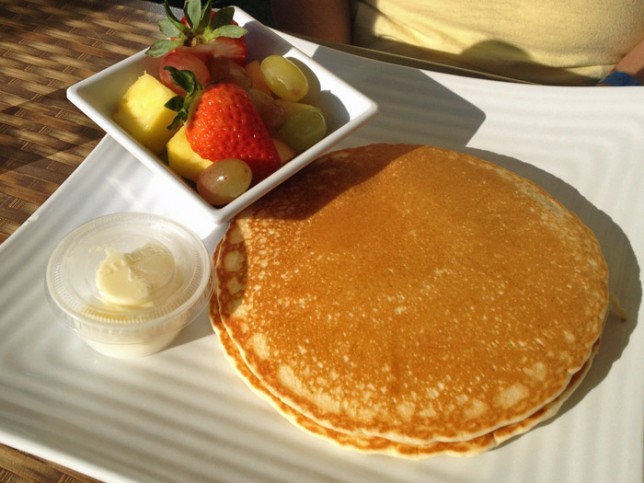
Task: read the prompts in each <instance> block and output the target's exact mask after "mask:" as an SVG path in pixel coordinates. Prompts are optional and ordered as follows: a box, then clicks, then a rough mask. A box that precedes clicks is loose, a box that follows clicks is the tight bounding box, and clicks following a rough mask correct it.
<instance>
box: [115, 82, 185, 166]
mask: <svg viewBox="0 0 644 483" xmlns="http://www.w3.org/2000/svg"><path fill="white" fill-rule="evenodd" d="M175 95H176V94H175V93H174V92H172V90H170V89H169V88H168V87H166V86H164V85H163V84H162V83H161V81H159V80H158V79H156V78H155V77H153V76H151V75H150V74H148V73H144V74H143V75H142V76H141V77H139V78H138V79H137V80H136V81H135V82H134V83H133V84H132V85H131V86H130V87H129V88H128V90H127V91H126V92H125V95H124V96H123V97H122V98H121V100H120V102H119V105H118V107H117V110H116V112H115V113H114V120H115V121H116V122H117V123H118V124H119V125H120V126H121V127H122V128H123V129H125V130H126V131H127V132H129V133H130V134H131V135H132V136H133V137H134V139H136V140H137V141H139V142H140V143H141V144H143V145H144V146H145V147H147V148H148V149H149V150H150V151H152V152H153V153H155V154H161V153H162V152H163V149H164V148H165V145H166V143H167V142H168V140H169V139H170V138H171V137H172V135H173V134H174V131H171V130H169V129H168V128H167V126H168V125H170V123H171V122H172V120H173V119H174V117H175V116H176V112H174V111H172V110H170V109H168V108H167V107H165V103H166V102H168V101H169V100H170V99H172V98H173V97H174V96H175Z"/></svg>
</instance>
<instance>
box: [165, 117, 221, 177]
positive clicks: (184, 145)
mask: <svg viewBox="0 0 644 483" xmlns="http://www.w3.org/2000/svg"><path fill="white" fill-rule="evenodd" d="M167 149H168V163H169V164H170V168H171V169H172V170H173V171H174V172H175V173H177V174H178V175H179V176H183V177H184V178H187V179H189V180H192V181H196V180H197V176H199V173H201V172H202V171H203V170H204V169H206V168H207V167H208V166H210V165H211V164H212V161H209V160H207V159H204V158H202V157H201V156H199V155H198V154H197V153H195V152H194V151H193V150H192V147H190V143H189V142H188V139H186V128H185V126H182V127H181V129H179V130H178V131H177V132H176V134H175V135H174V136H172V139H170V141H168V146H167Z"/></svg>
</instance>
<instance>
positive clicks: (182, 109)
mask: <svg viewBox="0 0 644 483" xmlns="http://www.w3.org/2000/svg"><path fill="white" fill-rule="evenodd" d="M164 69H165V70H167V71H168V72H170V76H171V77H172V80H173V81H174V83H175V84H177V86H179V87H180V88H181V89H183V90H184V91H186V95H185V96H174V97H173V98H172V99H170V100H169V101H168V102H166V103H165V104H164V105H165V107H167V108H168V109H170V110H172V111H175V112H176V113H177V115H176V116H175V118H174V119H173V120H172V122H171V123H170V125H169V126H168V129H170V130H172V129H174V128H175V127H177V126H179V125H180V124H182V123H185V122H186V121H187V120H188V119H189V118H190V116H191V115H192V111H193V110H194V106H195V105H196V104H197V100H198V99H199V97H200V96H201V93H202V92H203V87H202V86H201V84H199V82H197V78H196V77H195V75H194V74H193V73H192V72H191V71H189V70H179V69H177V68H175V67H172V66H170V65H168V66H166V67H164Z"/></svg>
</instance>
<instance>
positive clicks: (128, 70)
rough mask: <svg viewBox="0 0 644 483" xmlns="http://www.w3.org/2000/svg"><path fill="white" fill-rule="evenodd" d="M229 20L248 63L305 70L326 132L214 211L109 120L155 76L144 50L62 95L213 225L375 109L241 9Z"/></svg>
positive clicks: (299, 166) (316, 154) (311, 99)
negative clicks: (279, 60) (267, 60)
mask: <svg viewBox="0 0 644 483" xmlns="http://www.w3.org/2000/svg"><path fill="white" fill-rule="evenodd" d="M234 18H235V21H236V22H237V23H239V25H241V26H242V27H244V28H246V29H247V30H248V33H247V35H246V39H247V43H248V57H249V61H250V60H253V59H262V58H264V57H266V56H267V55H269V54H279V55H283V56H285V57H288V58H291V59H293V60H295V61H296V62H298V63H299V65H300V66H302V67H303V70H304V71H305V73H306V71H308V73H307V75H308V76H309V82H310V84H311V89H310V92H309V94H307V96H306V97H305V98H304V99H303V100H302V102H307V103H310V104H314V105H316V106H318V107H320V108H322V111H323V112H324V115H325V118H326V122H327V127H328V131H327V135H326V136H325V137H324V139H322V140H321V141H320V142H318V143H317V144H315V145H314V146H312V147H311V148H309V149H307V150H306V151H304V152H302V153H300V154H299V155H298V156H297V157H295V158H293V159H292V160H291V161H289V162H288V163H286V164H284V165H283V166H282V167H281V168H280V169H278V170H277V171H275V172H274V173H273V174H271V175H270V176H268V177H267V178H265V179H264V180H262V181H261V182H259V183H257V184H255V185H253V186H251V188H249V189H248V190H247V191H246V192H245V193H243V194H242V195H240V196H239V197H238V198H236V199H235V200H233V201H231V202H230V203H228V204H227V205H225V206H223V207H219V208H215V207H213V206H211V205H209V204H207V203H206V202H205V201H204V200H203V199H202V198H201V197H200V196H199V195H198V194H197V192H196V190H195V189H194V188H193V187H192V186H191V184H190V183H188V182H186V181H185V180H184V179H183V178H181V177H180V176H178V175H177V174H176V173H174V172H173V171H172V170H171V169H170V168H169V166H168V165H167V163H166V162H164V161H163V160H162V159H161V158H159V156H157V155H155V154H154V153H152V152H151V151H150V150H148V149H147V148H146V147H144V146H143V145H142V144H141V143H139V142H138V141H136V140H135V139H134V138H133V137H132V136H131V135H130V134H129V133H128V132H126V131H125V130H124V129H123V128H121V127H120V126H119V125H118V124H117V123H116V122H114V120H113V119H112V115H113V114H114V112H115V111H116V106H117V104H118V102H119V100H120V98H121V97H122V96H123V94H124V93H125V91H126V90H127V88H128V87H129V86H130V85H131V84H132V83H133V82H134V81H135V80H136V79H137V78H138V77H139V76H140V75H142V74H143V72H144V71H147V72H148V73H149V74H152V75H155V76H156V75H158V71H159V67H158V66H159V62H160V60H159V59H158V58H153V57H149V56H147V55H145V52H144V51H141V52H139V53H137V54H135V55H133V56H131V57H129V58H127V59H124V60H122V61H121V62H118V63H117V64H115V65H113V66H111V67H108V68H107V69H105V70H103V71H101V72H98V73H97V74H94V75H92V76H91V77H88V78H87V79H85V80H83V81H81V82H78V83H77V84H74V85H73V86H71V87H69V88H68V89H67V97H68V99H69V100H70V101H71V102H72V103H73V104H75V105H76V107H78V108H79V109H80V110H81V111H82V112H83V113H85V115H87V116H88V117H89V118H90V119H92V121H94V122H95V123H96V124H97V125H98V126H100V127H101V128H102V129H103V130H104V131H105V132H106V133H107V134H109V135H110V136H111V137H112V138H113V139H115V140H116V141H117V142H118V143H120V144H121V145H122V146H123V147H125V148H126V149H127V150H128V151H129V152H130V153H132V155H134V156H135V157H136V158H137V159H139V160H140V161H141V162H142V163H143V164H145V165H146V166H147V167H148V168H149V169H151V170H152V171H154V172H156V173H161V175H162V176H166V177H168V178H170V179H171V180H172V183H173V184H174V185H176V187H177V196H191V197H194V198H195V199H197V200H198V202H199V203H201V204H203V206H204V207H205V208H206V211H207V212H209V213H210V214H211V215H212V219H213V221H214V222H216V223H224V222H227V221H228V220H230V218H232V217H233V216H234V215H235V214H236V213H238V212H239V211H241V210H242V209H244V208H245V207H247V206H248V205H250V204H251V203H252V202H254V201H255V200H257V199H258V198H260V197H261V196H263V195H264V194H266V193H267V192H269V191H270V190H272V189H273V188H275V187H276V186H277V185H279V184H280V183H282V182H283V181H284V180H286V179H288V178H289V177H291V176H292V175H293V174H295V173H296V172H297V171H299V170H300V169H302V168H303V167H305V166H306V165H307V164H309V163H311V162H312V161H313V160H314V159H316V158H317V157H319V156H320V155H321V154H322V153H324V152H326V151H329V150H330V148H332V147H333V146H334V145H336V144H337V143H338V142H340V141H341V140H342V139H343V138H345V137H346V136H347V135H349V134H350V133H351V132H352V131H354V130H355V129H357V128H358V127H359V126H360V125H362V124H363V123H364V122H366V121H367V120H368V119H369V118H371V117H373V116H374V115H375V114H376V113H377V110H378V108H377V105H376V104H375V103H374V102H373V101H372V100H371V99H369V98H367V97H366V96H364V95H363V94H362V93H360V92H359V91H357V90H356V89H354V88H353V87H352V86H350V85H349V84H347V83H346V82H344V81H343V80H342V79H340V78H339V77H338V76H336V75H334V74H333V73H331V72H329V71H328V70H327V69H325V68H324V67H322V66H321V65H319V64H318V63H317V62H315V61H314V60H313V59H312V58H310V57H309V56H307V55H306V54H304V53H303V52H301V51H300V50H298V49H297V48H295V47H294V46H293V45H291V44H290V43H289V42H288V41H286V40H285V39H283V38H282V37H280V36H279V35H278V34H276V33H275V32H273V31H272V30H271V29H269V28H267V27H265V26H264V25H262V24H261V23H259V22H258V21H256V20H255V19H253V17H251V16H250V15H248V14H247V13H246V12H244V11H243V10H240V9H239V8H236V9H235V17H234Z"/></svg>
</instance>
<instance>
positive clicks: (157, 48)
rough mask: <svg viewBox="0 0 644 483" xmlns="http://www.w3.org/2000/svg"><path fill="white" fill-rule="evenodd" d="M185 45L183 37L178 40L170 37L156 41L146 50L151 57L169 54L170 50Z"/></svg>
mask: <svg viewBox="0 0 644 483" xmlns="http://www.w3.org/2000/svg"><path fill="white" fill-rule="evenodd" d="M181 45H183V40H181V39H176V40H169V39H163V40H157V41H156V42H154V43H153V44H152V45H151V46H150V48H149V49H148V50H146V51H145V53H146V54H147V55H149V56H150V57H161V56H162V55H165V54H167V53H168V52H171V51H172V50H174V49H176V48H177V47H179V46H181Z"/></svg>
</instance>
